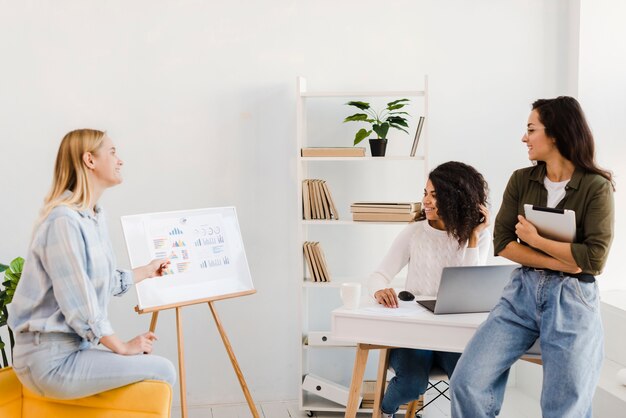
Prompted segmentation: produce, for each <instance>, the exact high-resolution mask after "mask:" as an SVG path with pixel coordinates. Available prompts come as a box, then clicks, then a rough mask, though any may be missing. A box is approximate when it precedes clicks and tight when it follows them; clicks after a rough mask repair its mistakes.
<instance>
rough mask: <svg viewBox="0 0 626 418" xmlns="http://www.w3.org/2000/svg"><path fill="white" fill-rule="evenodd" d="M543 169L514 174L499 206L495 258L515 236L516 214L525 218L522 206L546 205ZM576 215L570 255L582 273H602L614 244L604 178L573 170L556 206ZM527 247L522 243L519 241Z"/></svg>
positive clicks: (610, 192)
mask: <svg viewBox="0 0 626 418" xmlns="http://www.w3.org/2000/svg"><path fill="white" fill-rule="evenodd" d="M545 176H546V166H545V164H543V163H539V164H537V165H536V166H533V167H528V168H522V169H520V170H516V171H515V172H513V175H512V176H511V178H510V179H509V183H508V184H507V186H506V189H505V191H504V196H503V198H502V206H501V207H500V211H499V212H498V216H497V217H496V223H495V227H494V239H493V246H494V252H495V255H498V254H499V253H500V252H501V251H502V250H504V248H505V247H506V246H507V244H508V243H509V242H511V241H518V239H517V235H516V234H515V225H516V224H517V215H524V204H525V203H529V204H531V205H537V206H546V204H547V201H548V191H547V190H546V188H545V186H544V185H543V180H544V178H545ZM556 207H557V208H558V209H571V210H573V211H575V212H576V240H575V242H574V243H572V256H573V257H574V260H575V261H576V264H577V265H578V266H579V267H580V268H581V269H582V272H583V273H589V274H593V275H594V276H595V275H598V274H600V273H601V272H602V269H603V268H604V265H605V264H606V259H607V257H608V254H609V248H610V247H611V242H612V241H613V228H614V203H613V186H612V184H611V182H609V181H608V180H607V179H605V178H604V177H602V176H600V175H597V174H592V173H586V172H584V171H582V170H580V169H576V170H575V171H574V174H573V175H572V178H571V180H570V181H569V182H568V183H567V185H566V186H565V197H564V198H563V199H562V200H561V201H560V202H559V204H558V205H557V206H556ZM521 243H522V244H524V245H527V244H526V243H525V242H521Z"/></svg>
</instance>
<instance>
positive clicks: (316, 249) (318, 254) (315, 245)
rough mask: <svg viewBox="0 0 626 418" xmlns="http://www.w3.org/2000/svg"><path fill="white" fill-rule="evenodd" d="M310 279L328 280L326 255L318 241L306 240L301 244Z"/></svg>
mask: <svg viewBox="0 0 626 418" xmlns="http://www.w3.org/2000/svg"><path fill="white" fill-rule="evenodd" d="M302 249H303V251H304V258H305V259H306V265H307V266H308V268H309V273H310V277H311V281H314V282H330V274H329V273H328V265H327V264H326V257H324V252H323V251H322V247H321V246H320V243H319V242H312V241H306V242H305V243H304V245H303V246H302Z"/></svg>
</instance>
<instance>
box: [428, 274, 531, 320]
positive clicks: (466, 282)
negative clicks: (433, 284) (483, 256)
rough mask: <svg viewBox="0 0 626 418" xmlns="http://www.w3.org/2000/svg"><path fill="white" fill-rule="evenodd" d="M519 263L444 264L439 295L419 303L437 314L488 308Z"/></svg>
mask: <svg viewBox="0 0 626 418" xmlns="http://www.w3.org/2000/svg"><path fill="white" fill-rule="evenodd" d="M518 267H519V264H510V265H509V264H507V265H500V266H465V267H444V269H443V272H442V273H441V283H439V291H438V292H437V299H431V300H418V301H417V303H419V304H420V305H422V306H423V307H425V308H426V309H428V310H430V311H432V312H433V313H434V314H435V315H438V314H453V313H454V314H456V313H472V312H489V311H490V310H492V309H493V308H494V306H496V303H498V300H499V299H500V295H501V294H502V290H503V289H504V286H506V284H507V283H508V282H509V280H510V278H511V273H512V272H513V270H515V269H516V268H518Z"/></svg>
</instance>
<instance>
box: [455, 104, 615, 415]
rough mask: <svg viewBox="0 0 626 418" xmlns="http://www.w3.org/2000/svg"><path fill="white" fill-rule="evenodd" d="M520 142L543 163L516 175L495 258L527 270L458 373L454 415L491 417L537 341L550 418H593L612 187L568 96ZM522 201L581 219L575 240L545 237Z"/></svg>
mask: <svg viewBox="0 0 626 418" xmlns="http://www.w3.org/2000/svg"><path fill="white" fill-rule="evenodd" d="M522 142H524V143H525V144H526V146H527V147H528V157H529V159H530V160H533V161H536V162H537V164H536V165H534V166H532V167H528V168H523V169H520V170H517V171H515V172H514V173H513V175H512V176H511V179H510V180H509V183H508V185H507V187H506V190H505V192H504V196H503V200H502V206H501V208H500V211H499V212H498V216H497V217H496V222H495V228H494V229H495V231H494V250H495V254H496V255H500V256H503V257H506V258H508V259H509V260H511V261H514V262H516V263H519V264H521V265H522V267H520V268H519V269H517V270H516V271H515V272H514V273H513V275H512V278H511V282H510V283H509V284H508V285H507V287H506V288H505V289H504V292H503V294H502V298H501V299H500V301H499V303H498V304H497V306H496V307H495V308H494V309H493V311H492V312H491V314H490V315H489V318H488V319H487V321H486V322H485V323H484V324H483V325H482V326H481V327H480V328H479V329H478V331H477V332H476V335H475V336H474V338H473V339H472V340H471V341H470V343H469V344H468V346H467V348H466V350H465V352H464V353H463V355H462V356H461V359H460V361H459V363H458V365H457V368H456V370H455V372H454V375H453V376H452V381H451V387H452V417H454V418H462V417H468V418H481V417H494V416H496V415H497V414H498V413H499V411H500V406H501V404H502V398H503V396H504V389H505V385H506V380H507V377H508V372H509V368H510V367H511V365H512V364H513V363H514V362H515V361H516V360H517V359H519V358H520V357H521V356H522V355H523V354H524V353H525V352H526V351H527V350H528V349H529V348H530V347H531V346H532V345H533V344H534V342H535V341H536V340H537V339H538V340H539V343H540V346H541V356H542V360H543V373H544V379H543V391H542V395H541V409H542V414H543V417H544V418H566V417H571V418H581V417H589V418H590V417H591V416H592V415H591V404H592V398H593V394H594V389H595V386H596V383H597V381H598V377H599V373H600V366H601V363H602V357H603V335H602V324H601V321H600V312H599V306H598V305H599V300H598V287H597V284H596V281H595V275H597V274H600V272H601V271H602V268H603V267H604V265H605V263H606V259H607V257H608V253H609V248H610V246H611V241H612V238H613V224H614V215H613V210H614V209H613V190H614V187H613V180H612V176H611V173H610V172H608V171H605V170H603V169H601V168H599V167H598V166H597V165H596V163H595V159H594V140H593V136H592V134H591V130H590V129H589V126H588V124H587V122H586V120H585V116H584V114H583V111H582V109H581V108H580V105H579V104H578V102H577V101H576V100H575V99H573V98H571V97H557V98H555V99H548V100H537V101H536V102H534V103H533V106H532V111H531V113H530V116H529V118H528V124H527V131H526V133H525V134H524V136H523V138H522ZM524 204H532V205H537V206H547V207H552V208H556V209H570V210H573V211H575V213H576V237H575V239H574V242H571V243H570V242H559V241H555V240H552V239H548V238H546V237H542V236H541V235H540V234H539V233H538V232H537V229H536V228H535V227H534V226H533V224H531V223H530V222H529V221H528V220H526V219H525V217H524V216H523V214H524V209H523V208H524Z"/></svg>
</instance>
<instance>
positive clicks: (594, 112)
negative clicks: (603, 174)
mask: <svg viewBox="0 0 626 418" xmlns="http://www.w3.org/2000/svg"><path fill="white" fill-rule="evenodd" d="M580 3H581V7H580V65H579V84H578V88H579V94H580V101H581V104H582V106H583V108H584V109H585V111H586V113H587V117H588V118H589V122H590V124H591V128H592V129H593V134H594V136H595V140H596V144H597V157H598V163H599V164H600V165H601V166H603V167H606V168H608V169H610V170H612V171H613V173H614V175H615V181H616V183H617V186H616V187H617V193H615V239H614V241H613V246H612V248H611V256H610V257H609V260H608V262H607V266H606V269H605V273H604V274H603V275H602V277H601V280H600V286H601V287H602V288H603V290H607V289H626V280H624V278H625V276H626V268H625V267H624V265H623V264H622V263H621V257H622V256H623V254H624V253H625V252H626V219H624V216H623V215H624V213H626V195H625V194H624V187H625V186H626V183H625V182H624V181H625V179H626V166H625V165H624V158H625V157H626V141H625V139H626V128H625V127H624V115H626V96H625V94H624V93H625V92H626V44H625V43H624V39H626V27H625V26H624V20H626V4H625V3H623V2H617V1H612V0H593V1H590V0H581V2H580Z"/></svg>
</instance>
